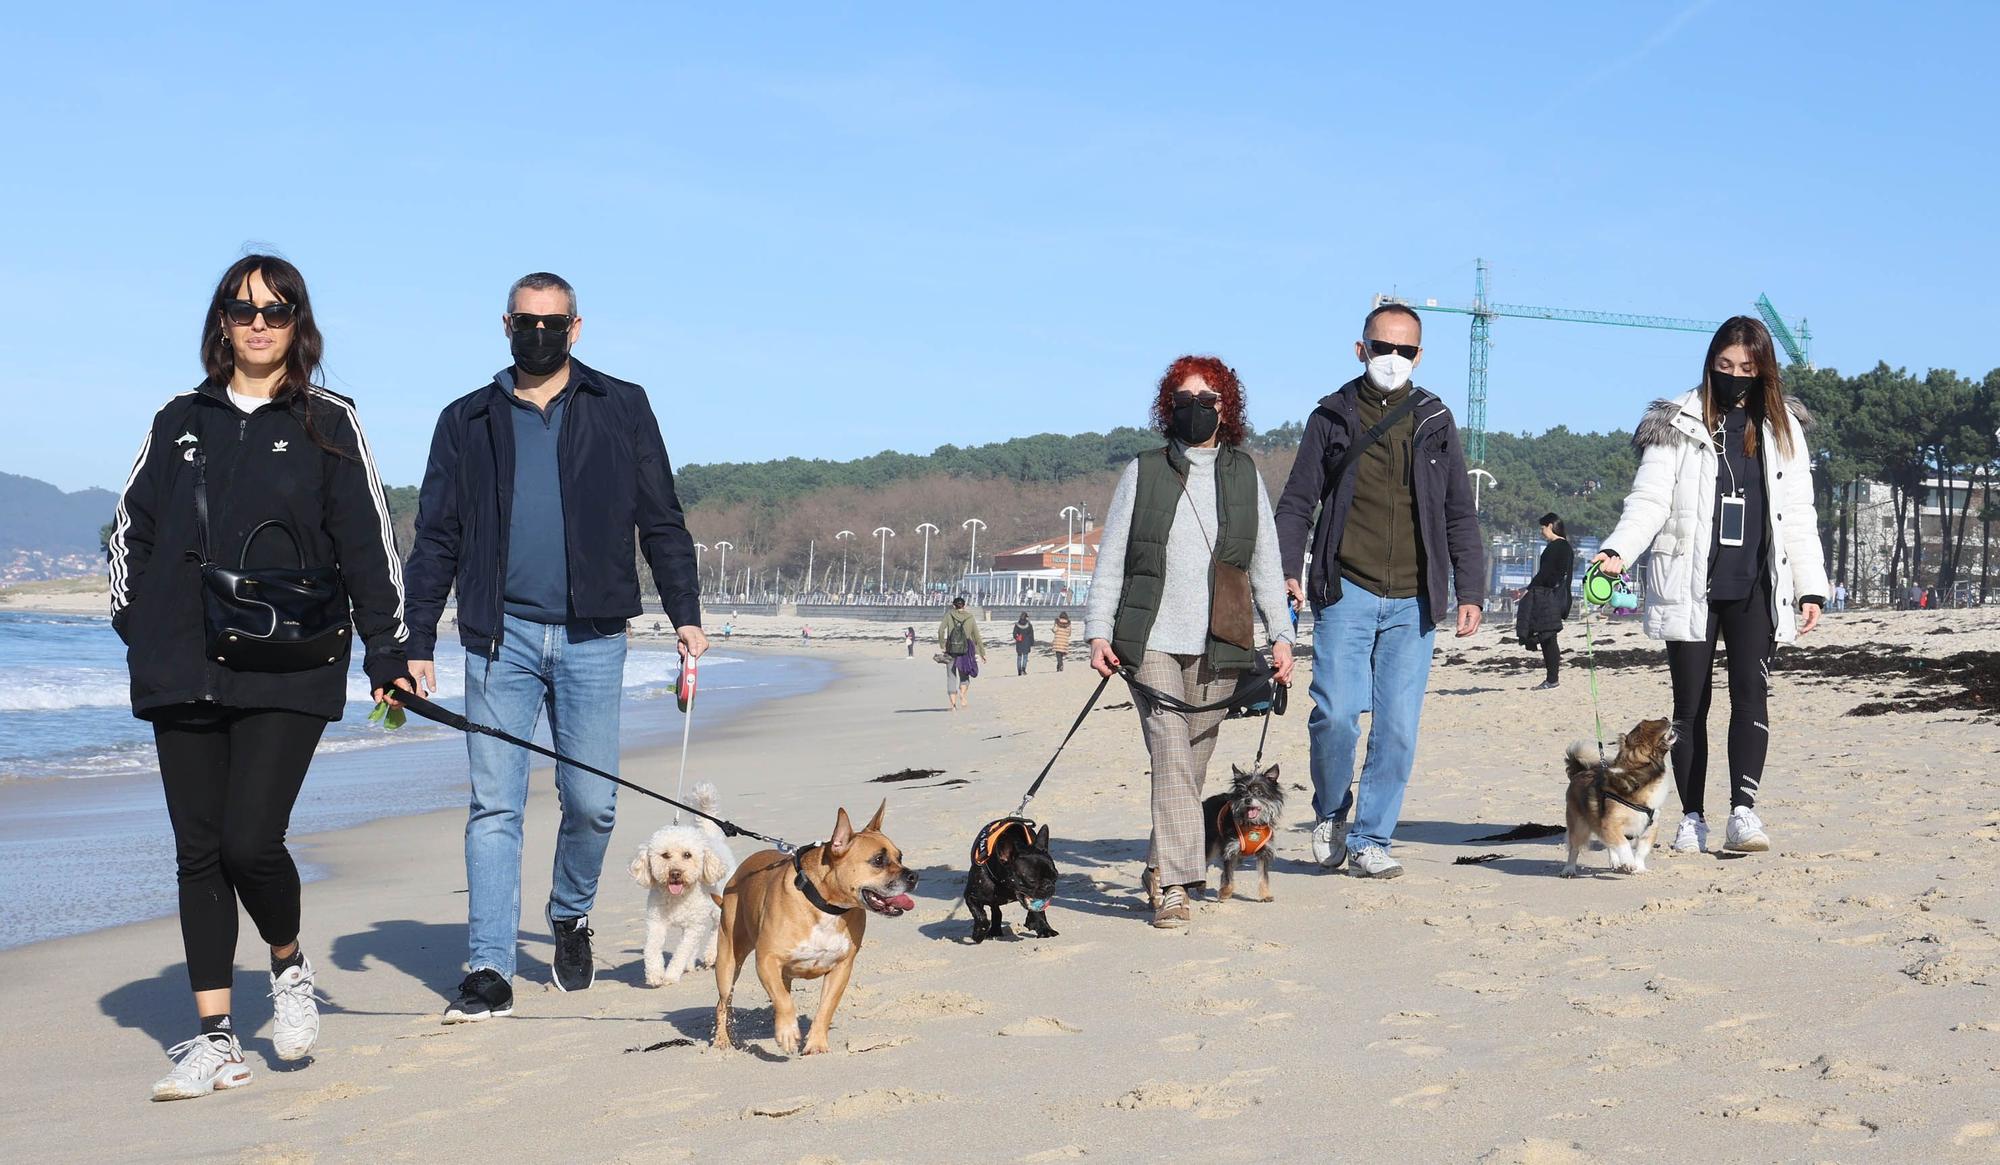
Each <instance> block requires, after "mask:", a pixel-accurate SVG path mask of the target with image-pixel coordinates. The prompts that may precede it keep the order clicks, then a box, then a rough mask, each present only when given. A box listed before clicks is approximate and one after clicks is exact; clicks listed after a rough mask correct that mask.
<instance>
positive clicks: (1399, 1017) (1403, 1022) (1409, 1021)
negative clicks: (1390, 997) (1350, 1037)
mask: <svg viewBox="0 0 2000 1165" xmlns="http://www.w3.org/2000/svg"><path fill="white" fill-rule="evenodd" d="M1436 1018H1437V1015H1436V1014H1435V1013H1433V1012H1429V1011H1392V1012H1390V1013H1389V1014H1387V1015H1385V1016H1383V1017H1382V1018H1381V1019H1378V1020H1376V1021H1375V1022H1376V1023H1381V1024H1388V1025H1390V1026H1391V1027H1414V1026H1416V1025H1417V1024H1423V1023H1429V1022H1430V1021H1431V1020H1434V1019H1436Z"/></svg>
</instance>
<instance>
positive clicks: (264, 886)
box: [153, 711, 326, 991]
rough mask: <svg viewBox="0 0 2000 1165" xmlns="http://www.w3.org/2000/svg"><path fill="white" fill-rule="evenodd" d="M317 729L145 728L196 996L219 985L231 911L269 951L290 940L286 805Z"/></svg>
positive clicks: (294, 923)
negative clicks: (163, 803)
mask: <svg viewBox="0 0 2000 1165" xmlns="http://www.w3.org/2000/svg"><path fill="white" fill-rule="evenodd" d="M325 731H326V721H325V720H323V719H321V718H320V717H318V716H308V715H305V714H304V713H302V712H277V711H258V712H244V711H226V712H223V713H222V714H221V715H220V716H219V717H217V718H213V719H209V718H203V719H199V720H195V719H174V718H170V717H169V718H162V719H159V720H156V721H154V723H153V741H154V743H155V744H156V745H157V746H158V748H159V752H160V780H161V783H162V784H163V785H165V787H166V794H167V816H168V818H170V819H171V820H172V821H173V826H174V855H175V860H176V863H177V865H178V867H179V871H180V894H181V942H182V944H183V945H184V946H185V947H186V949H187V966H188V981H189V983H190V984H192V985H193V987H194V989H195V990H196V991H213V990H217V989H219V988H224V987H228V986H229V985H230V979H231V978H232V977H233V973H234V970H235V964H236V903H237V901H238V900H239V899H240V900H241V901H242V903H243V908H244V909H245V910H247V911H249V912H250V918H251V921H253V922H255V923H256V924H257V932H258V933H259V934H261V935H262V936H263V937H264V941H265V942H267V943H269V944H270V945H272V946H273V947H282V946H287V945H289V944H290V943H291V942H292V941H293V940H295V939H297V938H298V937H299V871H298V867H297V866H295V865H293V864H292V855H291V853H290V852H289V851H288V850H286V849H285V830H286V829H287V828H288V827H289V826H290V825H291V818H292V803H293V802H295V801H297V800H298V796H299V787H300V786H302V785H304V784H305V779H306V767H307V766H308V765H309V764H311V763H312V755H313V750H314V749H315V748H317V747H319V738H320V734H321V733H323V732H325Z"/></svg>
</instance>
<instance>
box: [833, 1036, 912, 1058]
mask: <svg viewBox="0 0 2000 1165" xmlns="http://www.w3.org/2000/svg"><path fill="white" fill-rule="evenodd" d="M916 1038H917V1037H915V1036H908V1035H895V1036H858V1037H856V1038H854V1039H851V1040H849V1041H847V1053H848V1055H850V1056H858V1055H860V1054H861V1053H863V1052H886V1051H888V1050H889V1049H890V1048H900V1047H902V1046H903V1045H904V1044H907V1043H909V1042H910V1041H911V1040H913V1039H916Z"/></svg>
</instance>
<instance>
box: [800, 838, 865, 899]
mask: <svg viewBox="0 0 2000 1165" xmlns="http://www.w3.org/2000/svg"><path fill="white" fill-rule="evenodd" d="M818 848H819V843H818V842H814V843H812V844H811V845H809V846H806V847H805V848H804V849H802V850H800V851H798V852H797V853H795V854H793V855H792V885H794V886H797V887H798V888H799V893H801V894H804V895H805V896H806V901H808V902H810V903H812V904H813V906H814V908H816V909H817V910H818V911H819V912H820V913H821V914H831V915H834V916H835V917H838V916H840V915H842V914H846V913H847V912H848V911H850V910H852V909H854V907H852V906H835V905H834V904H833V903H831V902H828V901H827V900H826V898H825V897H824V896H823V895H821V894H820V892H819V887H817V886H815V885H813V884H812V879H810V878H808V877H806V855H807V854H809V853H811V852H812V851H814V850H816V849H818Z"/></svg>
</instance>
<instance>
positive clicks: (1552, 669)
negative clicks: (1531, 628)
mask: <svg viewBox="0 0 2000 1165" xmlns="http://www.w3.org/2000/svg"><path fill="white" fill-rule="evenodd" d="M1542 666H1543V667H1544V668H1546V669H1548V673H1549V682H1550V683H1552V684H1553V683H1555V682H1556V681H1557V680H1558V679H1559V678H1561V673H1562V649H1561V648H1559V647H1557V646H1556V633H1555V632H1553V631H1551V632H1549V637H1548V638H1547V639H1544V640H1542Z"/></svg>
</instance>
